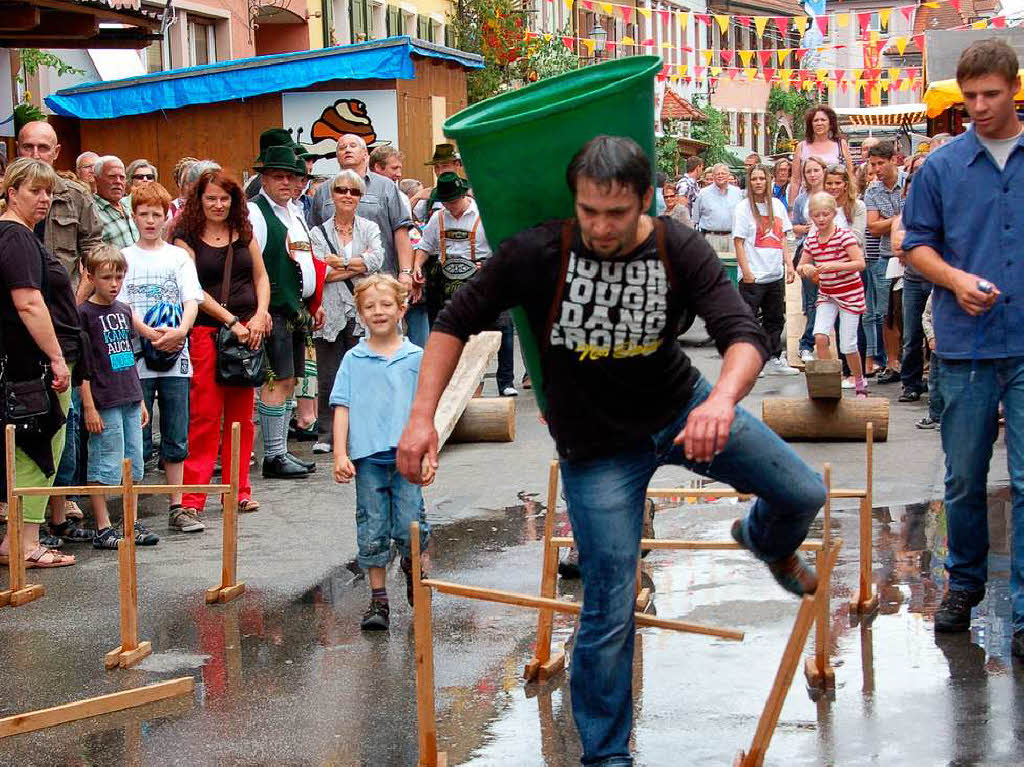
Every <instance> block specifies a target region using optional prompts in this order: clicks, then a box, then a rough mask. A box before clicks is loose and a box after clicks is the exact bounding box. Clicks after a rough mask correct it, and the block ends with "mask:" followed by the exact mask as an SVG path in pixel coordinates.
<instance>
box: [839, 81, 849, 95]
mask: <svg viewBox="0 0 1024 767" xmlns="http://www.w3.org/2000/svg"><path fill="white" fill-rule="evenodd" d="M839 87H840V88H842V89H843V93H846V89H847V88H848V87H849V86H847V84H846V80H840V81H839Z"/></svg>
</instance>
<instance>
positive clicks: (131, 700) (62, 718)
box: [0, 676, 195, 738]
mask: <svg viewBox="0 0 1024 767" xmlns="http://www.w3.org/2000/svg"><path fill="white" fill-rule="evenodd" d="M194 690H195V680H194V679H193V678H192V677H190V676H184V677H180V678H179V679H170V680H168V681H166V682H157V683H156V684H151V685H147V686H145V687H137V688H135V689H133V690H123V691H121V692H114V693H110V694H108V695H100V696H98V697H95V698H86V699H85V700H77V701H75V702H73V703H65V704H64V705H62V706H54V707H53V708H45V709H41V710H39V711H30V712H28V713H25V714H15V715H14V716H8V717H5V718H3V719H0V738H6V737H8V736H10V735H20V734H22V733H26V732H35V731H36V730H42V729H44V728H46V727H54V726H56V725H58V724H65V723H67V722H74V721H76V720H78V719H88V718H89V717H93V716H100V715H102V714H110V713H112V712H114V711H123V710H124V709H126V708H134V707H136V706H144V705H146V704H147V703H152V702H154V701H157V700H164V699H166V698H174V697H177V696H179V695H189V694H191V693H192V692H193V691H194Z"/></svg>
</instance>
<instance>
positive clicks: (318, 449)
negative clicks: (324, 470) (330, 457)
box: [313, 442, 334, 455]
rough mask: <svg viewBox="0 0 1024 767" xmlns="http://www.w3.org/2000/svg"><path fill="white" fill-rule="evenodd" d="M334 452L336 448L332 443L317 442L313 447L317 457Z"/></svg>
mask: <svg viewBox="0 0 1024 767" xmlns="http://www.w3.org/2000/svg"><path fill="white" fill-rule="evenodd" d="M333 450H334V447H333V446H332V445H331V443H330V442H317V443H316V444H315V445H313V453H314V454H316V455H323V454H324V453H330V452H332V451H333Z"/></svg>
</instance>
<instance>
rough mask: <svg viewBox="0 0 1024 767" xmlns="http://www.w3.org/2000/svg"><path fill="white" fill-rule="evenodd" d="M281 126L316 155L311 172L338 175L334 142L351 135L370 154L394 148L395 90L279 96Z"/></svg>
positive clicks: (396, 111)
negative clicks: (366, 147) (356, 138)
mask: <svg viewBox="0 0 1024 767" xmlns="http://www.w3.org/2000/svg"><path fill="white" fill-rule="evenodd" d="M281 107H282V112H283V115H282V116H283V120H284V127H285V128H287V129H288V130H290V131H291V134H292V138H293V139H295V140H296V141H297V142H299V143H300V144H302V146H304V147H305V148H306V151H307V152H309V153H310V154H314V155H316V156H317V160H316V163H315V164H314V166H313V172H314V173H316V174H318V175H330V174H332V173H337V172H338V161H337V159H336V158H335V148H336V147H337V145H338V139H339V138H340V137H341V136H344V135H345V134H348V133H352V134H355V135H356V136H359V137H360V138H362V139H363V141H365V142H366V144H367V146H368V147H369V149H370V151H371V152H372V151H373V149H374V147H378V146H380V145H382V144H392V145H394V146H395V147H397V146H398V95H397V93H396V92H395V91H384V90H381V91H298V92H294V93H283V94H281Z"/></svg>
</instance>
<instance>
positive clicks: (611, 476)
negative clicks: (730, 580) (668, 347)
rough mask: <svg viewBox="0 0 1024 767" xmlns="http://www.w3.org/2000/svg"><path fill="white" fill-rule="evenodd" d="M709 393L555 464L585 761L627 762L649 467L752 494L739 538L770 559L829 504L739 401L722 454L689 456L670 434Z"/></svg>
mask: <svg viewBox="0 0 1024 767" xmlns="http://www.w3.org/2000/svg"><path fill="white" fill-rule="evenodd" d="M710 392H711V385H710V384H709V383H708V382H707V381H706V380H704V379H703V378H701V379H700V380H699V381H698V383H697V385H696V387H695V389H694V392H693V395H692V397H691V398H690V401H689V402H688V403H686V404H685V405H684V406H683V407H682V409H681V410H680V411H679V414H678V416H677V417H676V418H675V419H674V420H673V421H672V423H670V424H669V425H668V426H666V427H665V428H664V429H662V430H661V431H660V432H658V433H657V434H653V435H651V437H650V438H648V439H645V440H644V441H643V443H642V444H636V445H633V446H631V447H625V448H624V449H623V450H622V451H621V452H619V453H617V454H615V455H610V456H606V457H602V458H596V459H592V460H586V461H570V460H566V459H562V461H561V470H562V479H563V482H564V485H565V497H566V500H567V501H568V506H569V521H570V522H571V524H572V531H573V536H574V538H575V540H576V546H577V548H578V550H579V558H580V572H581V575H582V578H583V591H584V600H583V611H582V613H581V614H580V624H579V632H578V634H577V636H576V643H575V648H574V650H573V656H572V674H571V679H570V684H571V691H572V707H573V718H574V719H575V721H576V727H577V729H578V730H579V733H580V740H581V741H582V743H583V764H585V765H614V766H615V767H620V766H627V767H628V765H632V764H633V760H632V758H631V757H630V755H629V733H630V730H631V728H632V724H633V691H632V675H633V641H634V623H633V610H634V605H635V600H636V594H635V589H636V566H637V557H638V556H639V551H638V549H639V547H640V531H641V527H642V524H643V507H644V499H645V496H646V492H647V485H648V483H649V482H650V480H651V477H652V476H653V475H654V472H655V470H656V469H657V468H658V467H659V466H661V465H663V464H674V465H679V466H685V467H687V468H688V469H690V470H692V471H695V472H697V473H699V474H702V475H704V476H708V477H712V478H714V479H716V480H720V481H722V482H726V483H728V484H730V485H732V486H734V487H736V488H737V489H742V490H744V491H747V492H751V493H754V494H756V495H757V496H758V498H757V500H756V501H755V502H754V504H753V506H752V507H751V509H750V512H749V513H748V514H747V517H746V519H745V520H744V523H743V535H744V539H745V540H746V541H747V543H748V545H749V546H750V549H751V550H752V551H753V552H754V553H755V554H756V556H758V557H759V558H761V559H763V560H765V561H768V562H772V561H775V560H778V559H781V558H783V557H786V556H788V555H789V554H791V553H793V551H795V550H796V548H797V546H799V545H800V543H801V542H802V541H803V540H804V538H805V536H806V535H807V529H808V527H809V526H810V524H811V521H812V520H813V519H814V517H815V515H816V514H817V513H818V509H820V508H821V506H822V504H823V503H824V502H825V487H824V485H823V484H822V481H821V477H820V476H819V475H818V474H817V473H816V472H815V471H813V470H812V469H811V468H810V467H809V466H807V465H806V464H805V463H804V462H803V461H802V460H801V459H800V457H799V456H798V455H797V454H796V453H795V452H794V451H793V449H792V448H790V447H789V446H788V445H787V444H786V443H785V442H783V441H782V440H781V439H780V438H779V437H778V436H776V434H775V433H774V432H772V431H771V430H770V429H768V427H767V426H765V425H764V424H763V423H761V421H759V420H758V419H756V418H755V417H754V416H752V415H751V414H750V413H748V412H747V411H746V410H744V409H743V408H740V407H737V408H736V418H735V420H734V421H733V425H732V430H731V431H730V433H729V441H728V443H727V444H726V446H725V449H724V450H723V452H722V453H721V454H720V455H718V456H717V457H716V458H715V459H714V460H713V461H712V462H711V463H694V462H692V461H688V460H687V459H686V457H685V456H684V454H683V448H682V447H680V446H676V445H673V444H672V440H673V439H674V438H675V437H676V435H677V434H678V433H679V432H680V431H681V430H682V428H683V426H684V424H685V423H686V419H687V417H688V416H689V414H690V412H691V411H692V410H693V409H694V408H695V407H697V406H698V405H700V404H701V403H702V402H704V400H706V399H707V397H708V394H709V393H710Z"/></svg>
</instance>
